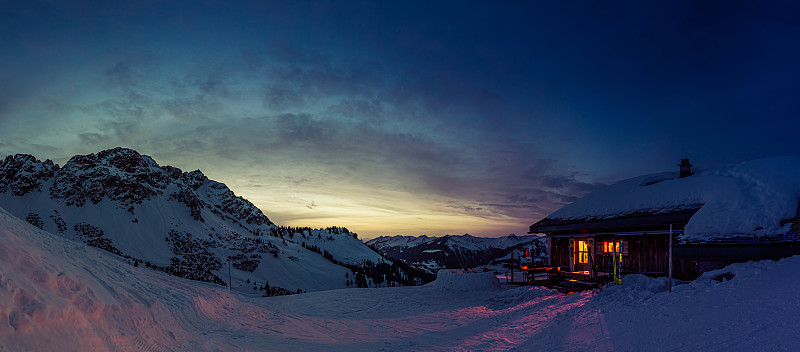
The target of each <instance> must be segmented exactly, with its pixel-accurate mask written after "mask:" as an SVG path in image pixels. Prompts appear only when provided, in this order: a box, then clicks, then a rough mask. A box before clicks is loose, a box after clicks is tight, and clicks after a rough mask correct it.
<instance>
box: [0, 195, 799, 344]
mask: <svg viewBox="0 0 800 352" xmlns="http://www.w3.org/2000/svg"><path fill="white" fill-rule="evenodd" d="M797 267H800V257H795V258H788V259H784V260H781V261H778V262H758V263H743V264H735V265H732V266H729V267H727V268H725V269H722V270H720V271H716V272H712V273H707V274H706V275H704V276H702V277H701V278H699V279H697V280H696V281H694V282H692V283H689V284H682V285H677V286H675V287H674V290H673V292H672V293H668V292H665V289H666V286H665V280H664V279H650V278H645V277H639V276H629V277H626V278H625V279H624V281H623V283H624V284H623V285H622V286H617V287H611V288H609V289H606V290H605V291H603V292H601V293H591V292H585V293H579V294H573V295H562V294H559V293H556V292H554V291H550V290H546V289H542V288H530V287H519V288H508V287H500V286H499V284H498V283H497V281H493V280H490V279H493V277H491V275H488V276H487V275H485V273H483V274H466V273H459V272H444V273H440V277H439V279H437V281H435V282H434V283H432V284H429V285H426V286H421V287H399V288H382V289H341V290H332V291H323V292H312V293H308V294H302V295H293V296H282V297H271V298H259V297H251V296H247V295H243V294H241V293H237V292H230V291H227V290H225V289H224V288H220V287H218V286H215V285H212V284H205V283H200V282H194V281H188V280H183V279H179V278H176V277H172V276H168V275H166V274H163V273H160V272H154V271H151V270H147V269H144V268H134V267H131V266H129V265H126V264H124V263H121V262H120V261H118V260H114V259H112V258H111V256H110V255H109V254H107V253H105V252H102V251H100V250H97V249H94V248H87V247H85V246H84V245H82V244H78V243H73V242H70V241H68V240H64V239H61V238H59V237H58V236H56V235H52V234H49V233H46V232H44V231H40V230H38V229H35V228H34V227H32V226H30V225H28V224H27V223H24V222H23V221H21V220H18V219H16V218H13V217H11V216H10V215H9V214H8V213H6V212H5V211H2V210H0V351H42V350H59V351H298V350H300V351H420V350H425V351H453V350H455V351H473V350H478V351H644V350H647V351H678V350H692V351H752V350H774V351H783V350H787V351H790V350H794V349H795V348H796V346H797V345H798V343H800V341H798V340H800V338H798V337H796V336H797V334H796V332H797V331H798V330H800V323H798V321H797V317H798V316H800V283H799V282H800V281H798V280H795V279H794V278H795V277H797V275H798V274H797V273H796V271H797V270H796V268H797ZM728 271H730V272H732V273H734V278H733V279H732V280H730V281H722V282H717V281H714V280H712V279H711V277H713V276H715V275H718V274H719V273H722V272H728ZM487 280H488V281H487Z"/></svg>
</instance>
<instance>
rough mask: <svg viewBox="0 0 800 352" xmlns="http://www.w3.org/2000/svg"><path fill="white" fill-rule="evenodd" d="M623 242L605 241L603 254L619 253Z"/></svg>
mask: <svg viewBox="0 0 800 352" xmlns="http://www.w3.org/2000/svg"><path fill="white" fill-rule="evenodd" d="M620 243H622V241H619V242H615V241H605V242H603V253H619V244H620Z"/></svg>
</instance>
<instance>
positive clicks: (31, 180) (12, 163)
mask: <svg viewBox="0 0 800 352" xmlns="http://www.w3.org/2000/svg"><path fill="white" fill-rule="evenodd" d="M57 169H58V165H55V164H53V162H52V161H51V160H49V159H48V160H46V161H39V160H38V159H36V158H35V157H34V156H33V155H28V154H16V155H9V156H7V157H6V158H5V159H4V160H3V162H2V163H0V193H5V192H8V191H11V193H12V194H13V195H15V196H22V195H25V194H26V193H28V192H31V191H41V190H42V182H43V181H46V180H49V179H50V178H52V177H53V175H54V174H55V171H56V170H57Z"/></svg>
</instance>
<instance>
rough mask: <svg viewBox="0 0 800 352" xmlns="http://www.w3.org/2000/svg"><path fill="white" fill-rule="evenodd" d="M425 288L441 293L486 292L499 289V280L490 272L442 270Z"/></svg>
mask: <svg viewBox="0 0 800 352" xmlns="http://www.w3.org/2000/svg"><path fill="white" fill-rule="evenodd" d="M426 286H430V287H434V288H436V289H437V290H439V291H441V292H465V291H487V290H497V289H500V280H498V279H497V276H495V275H494V273H492V272H485V273H471V272H465V271H463V270H456V269H442V270H439V271H438V272H437V273H436V280H434V281H433V282H431V283H429V284H427V285H426Z"/></svg>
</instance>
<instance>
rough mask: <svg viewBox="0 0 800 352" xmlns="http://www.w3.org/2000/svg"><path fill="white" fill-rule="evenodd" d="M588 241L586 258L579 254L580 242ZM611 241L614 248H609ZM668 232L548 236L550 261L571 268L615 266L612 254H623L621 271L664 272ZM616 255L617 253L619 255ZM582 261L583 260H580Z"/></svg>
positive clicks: (575, 269) (666, 258) (572, 269)
mask: <svg viewBox="0 0 800 352" xmlns="http://www.w3.org/2000/svg"><path fill="white" fill-rule="evenodd" d="M581 241H583V242H585V243H586V244H587V245H588V258H586V259H587V260H582V259H584V258H580V256H581V253H580V252H581V251H580V248H579V247H580V245H579V242H581ZM608 245H612V246H613V248H608ZM668 247H669V234H645V233H643V234H638V235H634V234H626V235H615V234H608V233H606V234H592V235H591V236H587V235H573V236H570V235H560V236H551V237H550V265H555V266H561V267H564V268H569V270H570V271H583V270H597V271H606V272H610V271H613V270H614V264H613V263H614V258H613V257H614V255H618V256H621V257H622V271H623V272H624V273H639V274H649V275H666V273H667V272H668V270H669V267H668V263H669V256H668V249H669V248H668ZM618 258H619V257H618ZM582 262H585V263H582Z"/></svg>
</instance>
